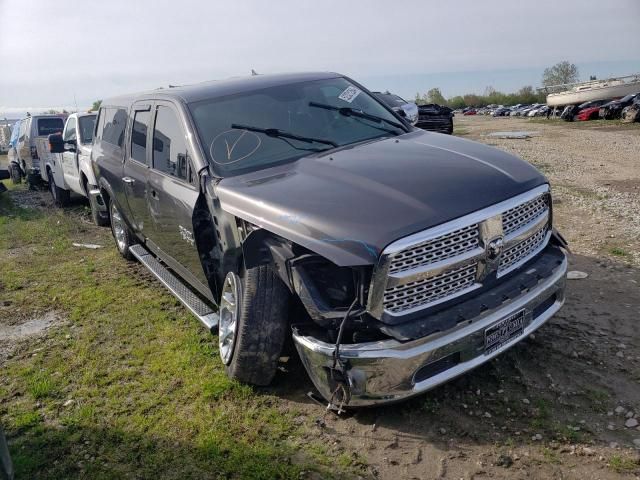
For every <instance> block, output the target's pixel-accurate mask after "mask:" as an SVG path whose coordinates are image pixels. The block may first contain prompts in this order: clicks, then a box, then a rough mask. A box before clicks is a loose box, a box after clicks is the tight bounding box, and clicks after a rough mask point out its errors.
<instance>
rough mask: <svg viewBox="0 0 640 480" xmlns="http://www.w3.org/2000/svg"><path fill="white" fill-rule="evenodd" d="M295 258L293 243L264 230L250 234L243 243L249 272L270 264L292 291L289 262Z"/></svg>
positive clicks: (243, 255) (245, 262)
mask: <svg viewBox="0 0 640 480" xmlns="http://www.w3.org/2000/svg"><path fill="white" fill-rule="evenodd" d="M294 256H295V255H294V253H293V251H292V250H291V242H289V241H287V240H285V239H283V238H281V237H278V236H277V235H274V234H273V233H271V232H269V231H267V230H264V229H262V228H260V229H257V230H254V231H252V232H251V233H249V235H247V237H246V238H245V239H244V241H243V242H242V257H243V261H244V267H245V268H246V269H247V270H248V269H250V268H253V267H257V266H259V265H269V264H270V265H272V266H273V268H274V270H275V271H276V273H277V274H278V276H279V277H280V279H281V280H282V281H283V282H284V283H285V285H286V286H287V287H288V288H289V289H290V290H291V289H292V282H291V272H290V271H289V267H288V260H290V259H291V258H293V257H294Z"/></svg>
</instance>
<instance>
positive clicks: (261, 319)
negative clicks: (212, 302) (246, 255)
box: [225, 265, 289, 386]
mask: <svg viewBox="0 0 640 480" xmlns="http://www.w3.org/2000/svg"><path fill="white" fill-rule="evenodd" d="M288 311H289V291H288V290H287V287H286V286H285V285H284V284H283V283H282V280H280V278H279V277H278V276H277V275H276V273H275V272H274V271H273V268H272V267H271V266H269V265H261V266H258V267H254V268H251V269H249V270H247V271H246V272H244V275H243V276H242V302H240V315H239V319H238V325H237V330H236V340H235V345H234V348H233V354H232V357H231V361H230V362H229V364H228V365H226V366H225V370H226V372H227V375H229V377H231V378H235V379H237V380H239V381H241V382H244V383H250V384H252V385H260V386H263V385H268V384H269V383H271V381H272V380H273V377H274V376H275V374H276V371H277V367H278V359H279V358H280V353H281V352H282V348H283V345H284V343H285V339H286V336H287V333H288V324H289V322H288V318H287V313H288Z"/></svg>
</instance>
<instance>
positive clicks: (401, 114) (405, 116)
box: [396, 107, 407, 118]
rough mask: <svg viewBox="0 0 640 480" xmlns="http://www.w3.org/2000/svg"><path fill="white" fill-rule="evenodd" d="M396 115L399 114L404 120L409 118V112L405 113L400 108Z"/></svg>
mask: <svg viewBox="0 0 640 480" xmlns="http://www.w3.org/2000/svg"><path fill="white" fill-rule="evenodd" d="M396 113H397V114H398V115H400V116H401V117H402V118H407V112H405V111H404V110H403V109H402V107H400V108H398V109H397V110H396Z"/></svg>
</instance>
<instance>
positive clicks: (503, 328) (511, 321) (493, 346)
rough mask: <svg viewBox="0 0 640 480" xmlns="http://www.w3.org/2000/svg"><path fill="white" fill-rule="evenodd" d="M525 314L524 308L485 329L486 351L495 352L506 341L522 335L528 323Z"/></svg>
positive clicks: (486, 352)
mask: <svg viewBox="0 0 640 480" xmlns="http://www.w3.org/2000/svg"><path fill="white" fill-rule="evenodd" d="M525 314H526V311H525V310H524V309H522V310H520V311H519V312H516V313H514V314H513V315H510V316H508V317H507V318H505V319H504V320H501V321H499V322H498V323H496V324H495V325H491V326H490V327H489V328H487V329H486V330H485V331H484V353H485V354H488V353H491V352H494V351H496V350H497V349H499V348H500V347H501V346H503V345H504V344H505V343H508V342H509V341H510V340H512V339H514V338H515V337H518V336H520V335H522V334H523V333H524V327H525V325H526V315H525Z"/></svg>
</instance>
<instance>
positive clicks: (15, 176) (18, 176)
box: [9, 163, 22, 185]
mask: <svg viewBox="0 0 640 480" xmlns="http://www.w3.org/2000/svg"><path fill="white" fill-rule="evenodd" d="M9 173H10V174H11V183H13V184H14V185H18V184H20V183H22V172H21V171H20V167H18V166H17V165H16V164H15V163H12V164H11V165H9Z"/></svg>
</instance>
